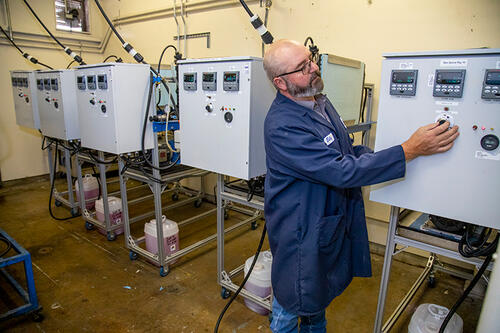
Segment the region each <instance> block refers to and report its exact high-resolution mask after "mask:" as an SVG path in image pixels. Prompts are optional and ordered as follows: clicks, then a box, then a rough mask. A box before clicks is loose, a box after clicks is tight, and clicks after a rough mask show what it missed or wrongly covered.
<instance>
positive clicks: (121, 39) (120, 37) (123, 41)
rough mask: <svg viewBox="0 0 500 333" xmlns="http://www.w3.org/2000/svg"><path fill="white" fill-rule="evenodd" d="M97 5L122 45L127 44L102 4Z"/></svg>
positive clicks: (97, 3)
mask: <svg viewBox="0 0 500 333" xmlns="http://www.w3.org/2000/svg"><path fill="white" fill-rule="evenodd" d="M25 1H26V0H25ZM95 4H96V5H97V8H99V11H100V12H101V14H102V16H104V19H105V20H106V22H108V25H109V27H110V28H111V30H113V32H114V34H115V35H116V37H118V39H119V40H120V42H121V43H122V45H123V44H125V40H124V39H123V38H122V36H120V34H119V33H118V31H116V29H115V27H114V25H113V23H111V20H110V19H109V17H108V15H106V13H105V12H104V9H102V7H101V4H100V3H99V1H98V0H95Z"/></svg>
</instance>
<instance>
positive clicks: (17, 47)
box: [0, 26, 24, 54]
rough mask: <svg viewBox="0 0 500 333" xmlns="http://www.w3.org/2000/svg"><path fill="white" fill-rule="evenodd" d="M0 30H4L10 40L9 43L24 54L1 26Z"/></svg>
mask: <svg viewBox="0 0 500 333" xmlns="http://www.w3.org/2000/svg"><path fill="white" fill-rule="evenodd" d="M0 29H1V30H2V32H3V34H4V35H5V37H7V39H8V40H9V42H11V43H12V45H14V47H15V48H16V49H17V50H18V51H19V52H20V53H21V54H23V53H24V52H23V51H22V50H21V49H20V48H19V46H17V45H16V43H14V41H13V40H12V39H10V36H9V35H8V34H7V32H5V30H3V28H2V27H1V26H0Z"/></svg>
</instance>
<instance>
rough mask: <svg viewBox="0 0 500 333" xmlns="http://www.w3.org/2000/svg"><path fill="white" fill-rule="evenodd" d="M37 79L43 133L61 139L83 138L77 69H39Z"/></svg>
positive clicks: (36, 73) (36, 74)
mask: <svg viewBox="0 0 500 333" xmlns="http://www.w3.org/2000/svg"><path fill="white" fill-rule="evenodd" d="M35 79H36V86H37V92H38V94H37V97H38V110H39V113H40V130H41V131H42V134H43V135H45V136H48V137H51V138H56V139H62V140H75V139H80V129H79V126H78V109H77V105H76V87H75V83H74V82H75V71H74V70H73V69H65V70H45V71H38V72H35Z"/></svg>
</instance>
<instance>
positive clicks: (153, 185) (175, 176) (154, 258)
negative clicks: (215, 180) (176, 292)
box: [118, 140, 233, 276]
mask: <svg viewBox="0 0 500 333" xmlns="http://www.w3.org/2000/svg"><path fill="white" fill-rule="evenodd" d="M154 142H155V145H154V151H153V154H152V156H153V165H154V166H156V167H158V166H159V159H158V142H157V140H154ZM118 166H119V175H120V191H121V197H122V220H123V225H124V229H125V244H126V246H127V248H128V249H129V250H130V258H131V259H133V258H135V257H136V256H137V255H141V256H142V257H144V258H146V259H148V260H149V261H151V262H153V263H154V264H156V265H158V266H160V275H161V276H165V275H167V274H168V272H169V264H170V263H172V262H173V261H176V260H178V259H179V258H180V257H182V256H184V255H186V254H188V253H190V252H192V251H194V250H196V249H198V248H200V247H202V246H204V245H206V244H208V243H209V242H211V241H212V240H214V239H215V238H216V237H217V235H216V234H214V235H212V236H209V237H207V238H205V239H202V240H200V241H198V242H196V243H194V244H191V245H189V246H187V247H185V248H183V249H180V250H179V251H177V252H176V253H174V254H172V255H166V254H165V251H164V248H163V228H162V215H163V213H164V212H165V211H167V210H171V209H174V208H177V207H180V206H184V205H186V204H189V203H194V202H197V201H199V200H202V199H203V198H205V193H204V192H203V185H204V177H205V176H206V175H208V174H209V173H210V172H208V171H204V170H200V169H195V168H187V167H185V168H181V170H177V169H176V168H175V167H173V168H172V169H170V170H169V171H168V172H166V173H161V174H160V171H159V170H157V169H154V168H153V169H152V172H151V176H152V177H153V178H154V179H161V181H162V183H161V184H160V183H159V182H157V181H154V180H152V179H150V178H149V177H147V176H146V175H144V174H143V173H142V172H141V171H139V170H136V169H134V168H133V167H130V168H128V169H127V170H126V171H125V172H124V173H123V174H122V170H123V168H124V162H123V160H122V159H119V160H118ZM190 177H200V179H201V188H200V191H194V190H190V189H187V188H184V187H183V186H181V185H180V184H179V181H180V180H182V179H186V178H190ZM128 179H134V180H137V181H140V182H143V183H145V184H147V185H148V186H149V188H150V189H151V192H152V195H150V196H148V198H151V197H152V198H153V199H154V212H147V213H144V214H141V215H138V216H134V217H130V214H129V204H130V203H131V202H129V201H128V199H127V181H128ZM169 184H173V185H174V186H173V187H172V188H170V189H167V186H168V185H169ZM167 192H174V193H178V192H181V193H183V194H185V195H187V196H188V198H187V199H184V200H180V201H178V202H175V203H171V204H169V205H167V206H165V207H162V202H161V196H162V194H163V193H167ZM216 210H217V209H216V208H214V209H210V210H208V211H206V212H203V213H200V214H198V215H196V216H193V217H190V218H188V219H186V220H183V221H180V222H178V223H177V224H178V226H179V227H183V226H186V225H188V224H191V223H194V222H196V221H198V220H200V219H202V218H204V217H206V216H209V215H211V214H213V213H215V212H216ZM152 216H154V218H155V219H156V233H157V235H156V236H157V241H158V253H157V254H156V253H151V252H149V251H147V250H146V249H145V248H143V247H141V246H140V244H141V243H143V242H144V241H145V236H142V237H138V238H135V237H134V236H132V235H131V232H130V224H131V223H133V222H136V221H143V220H144V219H146V218H148V217H152ZM231 230H233V229H231ZM231 230H229V229H228V230H227V232H229V231H231Z"/></svg>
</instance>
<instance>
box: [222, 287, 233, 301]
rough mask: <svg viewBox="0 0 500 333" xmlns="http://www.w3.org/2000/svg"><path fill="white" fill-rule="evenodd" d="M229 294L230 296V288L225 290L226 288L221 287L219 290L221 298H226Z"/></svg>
mask: <svg viewBox="0 0 500 333" xmlns="http://www.w3.org/2000/svg"><path fill="white" fill-rule="evenodd" d="M229 296H231V291H230V290H227V289H226V288H224V287H222V289H221V291H220V297H222V299H228V298H229Z"/></svg>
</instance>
